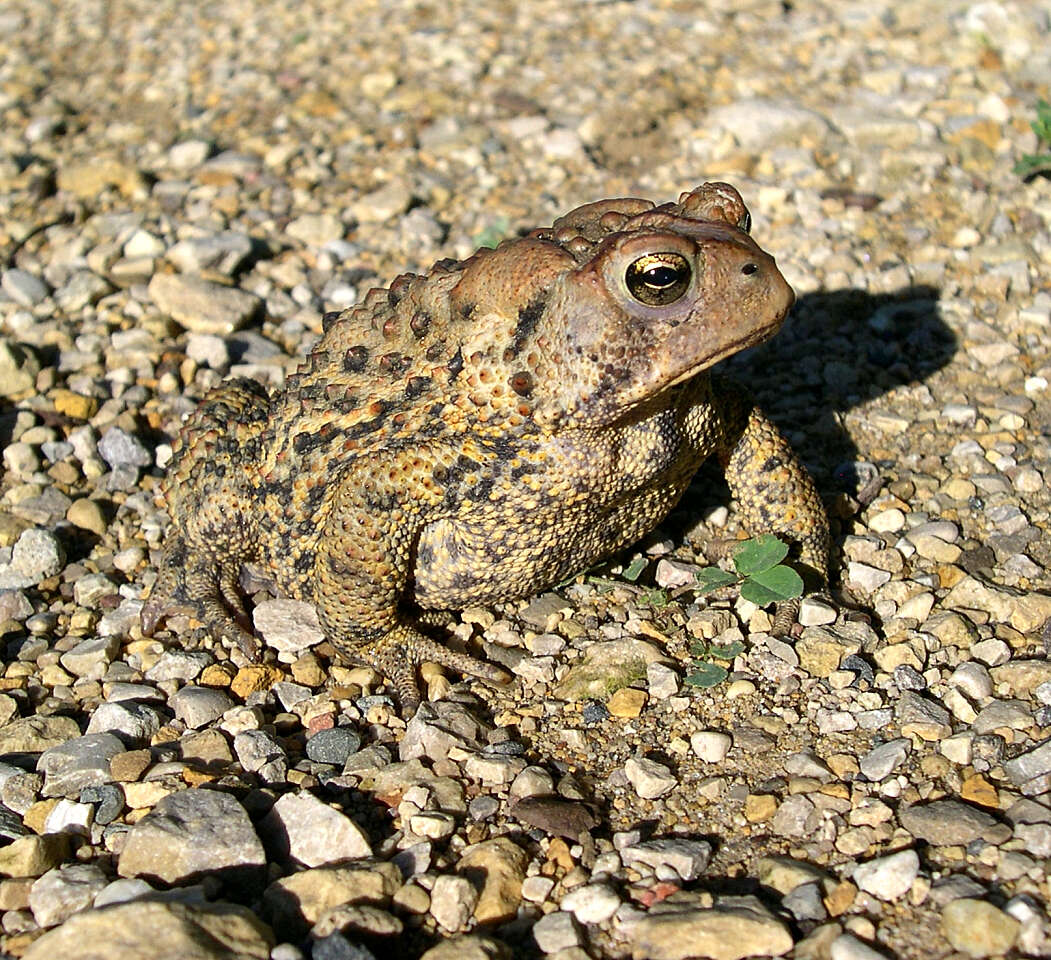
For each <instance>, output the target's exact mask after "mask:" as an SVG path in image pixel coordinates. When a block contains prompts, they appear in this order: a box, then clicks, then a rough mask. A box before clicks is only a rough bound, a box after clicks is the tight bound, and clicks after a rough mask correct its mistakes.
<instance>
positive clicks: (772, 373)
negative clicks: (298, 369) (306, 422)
mask: <svg viewBox="0 0 1051 960" xmlns="http://www.w3.org/2000/svg"><path fill="white" fill-rule="evenodd" d="M1049 20H1051V11H1049V9H1048V8H1047V6H1046V4H1039V3H1027V2H1022V0H1017V2H995V0H993V2H978V3H968V2H963V3H959V2H954V0H950V2H943V0H919V2H916V3H913V4H908V5H902V4H891V3H886V2H881V0H870V2H866V3H828V4H820V3H810V2H802V3H798V4H781V3H768V2H764V0H755V2H730V0H719V2H715V3H709V4H704V5H700V4H694V3H688V2H660V0H652V2H638V3H627V2H609V3H598V2H594V3H590V2H572V3H565V2H548V0H536V2H531V3H524V4H511V3H506V4H502V3H499V4H483V5H469V4H433V5H432V4H426V3H420V4H411V3H402V2H396V3H395V2H382V3H380V2H370V0H355V2H354V3H347V4H336V3H331V2H328V0H312V2H311V0H308V2H305V3H295V4H270V3H251V2H246V0H229V2H226V3H223V4H212V3H201V4H180V3H175V2H170V0H168V2H161V3H144V2H141V0H113V2H102V0H98V2H89V0H70V2H67V3H62V4H58V5H56V4H50V3H44V2H42V0H24V2H20V3H12V4H6V5H0V109H2V111H3V124H2V125H0V258H2V259H0V445H2V447H3V485H2V491H0V645H2V646H0V651H2V653H3V668H2V675H0V836H2V838H3V840H2V843H3V846H0V950H3V951H4V954H3V955H4V956H15V957H27V958H30V960H33V958H45V957H46V958H54V957H66V958H87V957H99V956H105V957H107V958H116V960H120V958H124V957H128V958H132V957H180V958H193V960H196V958H225V957H248V958H272V960H300V958H313V960H343V958H347V960H367V958H369V957H375V958H382V957H387V956H397V957H418V956H426V957H427V958H428V960H447V958H450V957H454V958H456V960H475V958H478V960H481V958H504V957H512V956H513V957H524V958H532V957H540V956H551V957H558V958H559V960H585V958H589V957H591V958H618V960H619V958H629V957H632V958H637V960H647V958H653V960H676V958H687V957H705V958H715V960H735V958H741V957H748V956H786V957H795V958H799V960H804V958H805V960H869V958H879V957H883V958H890V957H902V958H907V957H923V958H949V957H959V958H963V957H999V956H1008V957H1039V956H1047V955H1049V954H1051V929H1049V924H1048V914H1047V904H1048V900H1049V894H1051V891H1049V889H1048V858H1049V857H1051V797H1049V791H1051V739H1049V737H1051V662H1049V661H1048V659H1047V653H1048V647H1049V645H1051V630H1049V627H1048V624H1049V622H1051V590H1049V587H1051V584H1049V577H1048V566H1049V565H1051V539H1049V536H1048V523H1049V513H1048V510H1049V502H1051V497H1049V491H1048V481H1049V479H1051V477H1049V470H1051V462H1049V451H1051V417H1049V414H1051V401H1049V398H1048V378H1049V377H1051V356H1049V354H1051V337H1049V326H1051V232H1049V225H1051V188H1049V182H1048V181H1047V180H1046V179H1039V178H1038V179H1035V180H1033V181H1031V182H1028V183H1026V182H1023V181H1022V180H1020V179H1019V177H1017V176H1016V175H1015V174H1013V173H1012V166H1013V164H1014V163H1015V162H1016V161H1017V160H1018V159H1019V158H1020V156H1021V154H1022V153H1025V152H1033V150H1034V148H1035V141H1034V137H1033V135H1032V133H1031V132H1029V127H1028V122H1029V120H1030V119H1032V118H1033V116H1034V108H1035V104H1036V101H1037V100H1038V99H1039V98H1041V97H1044V98H1048V96H1049V90H1048V78H1049V77H1051V45H1048V43H1047V37H1048V31H1049V27H1051V23H1049ZM711 179H723V180H727V181H730V182H732V183H733V184H734V185H735V186H737V187H738V188H739V189H740V191H741V193H742V195H743V196H744V197H745V200H746V202H747V203H748V204H749V206H750V208H751V210H752V214H753V218H754V221H755V226H754V228H753V234H754V235H755V236H756V238H757V240H758V241H759V243H760V244H761V245H762V246H763V247H764V248H765V249H767V250H769V251H771V252H772V253H773V254H775V256H776V257H777V259H778V262H779V264H780V265H781V268H782V270H783V272H784V273H785V275H786V277H787V278H788V280H789V282H791V283H792V285H793V286H794V287H795V289H796V291H797V293H798V295H799V302H798V304H797V306H796V308H795V310H794V312H793V314H792V316H791V317H790V319H789V322H788V323H787V324H786V327H785V330H784V331H783V332H782V334H780V335H779V336H778V337H777V338H776V339H775V340H774V341H772V342H771V343H769V344H766V345H764V346H763V347H762V348H759V349H757V350H754V351H752V352H750V353H749V354H747V355H746V356H743V357H738V358H735V359H734V360H733V361H731V362H730V363H729V364H728V365H727V366H728V367H729V368H730V369H731V370H732V372H733V373H734V375H735V376H737V377H738V378H739V379H741V380H742V381H744V382H746V383H747V384H748V385H749V386H750V387H751V388H752V389H753V390H754V391H755V392H756V393H757V395H758V396H759V398H760V401H761V403H762V405H763V407H764V408H765V409H766V410H767V412H768V413H769V414H770V415H771V416H772V417H773V419H774V420H776V421H777V422H778V423H779V424H780V425H781V426H782V427H783V428H784V430H785V431H786V433H787V434H788V436H789V437H790V439H791V440H792V443H793V445H794V446H795V448H796V449H797V450H798V451H799V452H800V454H801V456H802V457H803V458H804V460H805V461H806V462H807V463H808V465H809V466H810V467H811V469H812V472H813V474H814V476H815V479H816V480H817V482H818V485H819V487H820V488H821V491H822V493H823V495H824V496H825V497H826V501H827V503H828V506H829V512H830V515H831V517H832V520H833V529H834V536H835V550H836V554H835V558H834V564H833V567H834V570H835V571H836V575H837V581H836V584H835V586H836V589H837V591H838V592H839V594H840V596H839V599H840V600H841V605H840V608H839V610H838V614H837V611H836V610H833V609H830V608H828V607H827V606H824V605H822V604H820V603H815V602H808V603H805V604H804V607H803V611H802V615H801V620H802V627H801V629H800V630H799V631H798V636H795V637H793V638H789V640H788V641H785V640H778V639H775V638H774V637H772V636H771V635H770V633H769V628H770V618H769V615H768V613H767V612H766V611H763V610H759V609H756V608H755V607H754V606H752V605H751V604H749V603H747V602H745V601H743V600H738V601H730V600H727V601H712V602H708V601H706V600H704V599H703V598H699V597H698V596H696V594H695V592H694V591H693V590H692V589H691V587H690V584H691V583H692V582H693V575H694V571H695V570H696V569H697V566H698V565H699V564H701V563H702V562H703V561H702V560H701V556H702V554H701V551H700V547H701V544H702V543H703V542H704V540H705V539H706V538H708V537H709V536H711V535H713V534H714V535H723V534H725V533H726V531H727V530H730V531H732V530H733V529H734V527H733V514H732V512H729V513H728V511H727V509H726V502H725V490H724V489H723V488H722V487H721V485H720V481H719V480H718V478H717V477H716V476H715V475H714V474H711V475H709V473H708V472H707V471H702V474H701V476H700V477H699V478H698V482H697V483H696V484H695V485H694V487H693V488H691V490H690V492H689V494H688V496H687V497H686V499H685V500H684V502H683V504H682V505H681V507H680V508H679V509H678V510H677V511H676V513H675V514H674V515H673V516H672V517H670V518H669V519H668V521H667V522H666V524H665V525H664V527H663V528H662V529H661V530H659V531H657V532H656V533H655V534H654V535H652V536H651V537H650V538H649V539H648V540H647V541H646V542H645V543H643V544H640V545H639V546H638V548H637V549H636V550H635V551H633V552H629V554H628V555H626V556H625V557H623V558H620V560H619V561H618V563H615V564H611V565H607V566H606V567H604V568H602V569H600V570H597V571H593V572H592V573H591V574H590V575H588V576H585V577H581V578H578V579H577V581H575V582H573V583H571V584H568V585H566V586H564V587H563V588H561V589H559V590H557V591H552V592H550V593H547V594H544V595H542V596H539V597H536V598H533V599H531V600H530V601H528V602H525V603H521V604H514V605H507V606H505V607H502V608H496V609H471V610H467V611H464V612H462V614H460V615H458V616H457V618H456V619H455V620H454V621H453V622H452V623H450V625H449V633H450V635H451V636H452V637H453V638H455V640H454V641H452V642H462V643H470V644H477V645H481V646H482V648H484V650H485V652H486V653H487V654H488V656H490V657H491V658H492V659H494V660H497V661H499V662H501V663H502V664H504V665H505V666H506V667H507V668H508V669H510V670H511V671H512V672H513V673H514V674H515V677H516V680H515V683H514V684H513V685H512V686H511V687H510V688H509V689H506V690H498V691H496V690H491V689H487V688H485V687H484V685H480V684H475V683H460V682H458V681H459V679H460V678H458V677H449V678H445V677H442V676H441V675H439V674H430V675H428V676H427V677H426V681H427V687H428V692H429V694H430V696H431V698H432V701H433V702H431V703H428V704H425V705H424V707H423V708H422V709H421V710H420V712H419V713H418V714H417V716H416V717H415V718H414V719H413V720H412V721H411V722H409V723H408V724H406V723H405V722H404V721H403V720H401V719H400V718H399V717H398V715H397V712H396V710H395V709H394V706H393V701H392V700H391V698H390V697H389V696H388V694H387V691H386V690H385V688H384V687H383V685H382V678H380V677H377V676H376V675H374V674H373V673H372V672H371V671H369V670H366V669H349V668H347V667H344V666H340V665H339V664H338V663H335V662H334V660H333V651H332V650H331V648H330V647H329V646H328V644H327V643H326V641H325V640H324V638H323V637H322V636H321V635H320V633H319V631H318V630H317V627H316V621H314V622H312V619H311V611H310V610H309V609H304V607H303V605H301V604H296V603H292V602H288V601H284V600H281V599H280V598H272V597H270V596H269V594H268V593H267V591H266V587H265V584H261V583H251V582H250V583H249V585H250V586H252V587H253V589H256V590H259V591H260V592H258V593H257V600H258V603H257V606H256V609H255V616H256V625H257V629H258V630H259V631H260V633H261V634H263V635H264V636H265V638H266V640H267V643H268V654H267V659H266V662H264V663H261V664H255V665H251V664H246V663H244V662H243V661H242V659H241V658H240V655H239V654H238V653H237V652H236V651H232V650H227V649H224V648H223V647H222V646H221V645H219V644H217V643H216V642H215V641H213V640H212V639H210V638H208V637H202V636H201V635H200V632H199V631H197V630H196V629H195V627H196V626H197V624H196V623H195V621H194V620H193V619H192V618H191V617H189V616H185V617H179V618H174V619H173V620H172V621H170V623H169V627H170V629H169V630H167V631H164V632H162V633H160V634H158V636H156V637H154V638H144V637H143V636H142V633H141V630H140V628H139V624H138V616H139V610H140V609H141V606H142V601H143V597H144V595H145V594H146V592H147V590H148V588H149V586H150V585H151V584H152V582H153V580H154V578H155V576H156V573H155V565H154V564H155V560H156V559H157V556H158V550H159V547H160V545H161V543H162V541H163V534H164V529H165V526H166V518H165V516H164V515H163V513H162V512H161V511H160V510H159V509H158V508H157V506H156V505H155V504H154V499H153V495H154V491H155V489H156V487H157V485H158V483H159V481H160V478H161V477H162V476H163V472H164V467H165V465H166V463H167V461H168V459H169V457H170V455H171V446H170V443H171V438H172V437H173V435H174V433H175V432H176V431H177V429H178V425H179V422H180V419H181V417H182V416H183V415H185V414H186V413H187V412H188V411H190V410H191V409H193V407H194V406H195V404H196V403H197V401H198V400H199V399H200V397H201V396H202V395H203V394H204V393H205V392H206V391H207V390H208V389H210V388H211V387H212V386H214V385H215V384H217V383H218V382H220V381H221V380H222V379H223V378H224V377H226V376H228V375H239V376H250V377H255V378H257V379H259V380H261V381H263V382H264V383H267V384H270V385H280V384H281V382H282V381H283V379H284V377H285V376H286V375H287V374H288V373H289V372H291V371H293V370H294V369H295V366H296V357H297V356H298V355H300V354H301V353H302V352H303V351H304V350H305V349H306V348H307V347H308V346H309V345H310V344H311V343H312V342H313V340H314V339H315V338H316V337H317V336H318V335H319V333H320V330H321V317H322V314H323V313H324V312H326V311H329V310H337V309H341V308H343V307H345V306H348V305H350V304H352V303H354V302H356V300H357V299H358V298H359V297H361V296H363V295H364V294H365V293H366V292H367V290H368V289H369V288H370V287H372V286H376V285H385V284H387V283H389V282H390V280H391V279H392V278H393V277H394V276H395V275H396V274H398V273H401V272H403V271H405V270H413V269H425V268H426V267H428V266H429V265H430V264H431V263H432V262H433V261H434V260H436V259H438V258H440V257H445V256H452V257H464V256H467V255H469V254H470V253H471V251H472V250H473V249H475V247H477V246H478V245H479V244H491V243H495V242H497V241H498V240H499V239H501V238H503V237H507V236H514V235H516V234H517V233H518V232H519V231H522V230H524V229H527V228H529V227H531V226H534V225H538V224H545V223H550V221H551V219H552V218H553V217H554V216H557V215H558V214H559V213H562V212H564V211H566V210H568V209H570V208H571V207H573V206H575V205H577V204H579V203H583V202H587V201H589V200H594V199H599V198H603V197H611V196H621V195H635V196H645V197H650V198H651V199H655V200H665V199H673V198H675V197H677V196H678V194H679V193H680V192H681V191H682V190H685V189H689V188H691V187H693V186H695V185H697V184H698V183H700V182H703V181H704V180H711ZM635 561H638V562H635ZM625 570H628V571H629V572H630V573H631V575H632V576H636V579H634V580H632V579H628V578H625V576H623V573H624V571H625ZM249 581H251V577H249ZM698 642H703V643H705V644H708V645H713V644H714V645H715V648H716V652H717V653H718V652H719V651H724V652H725V651H726V650H727V649H728V648H736V647H737V646H738V645H739V646H740V649H741V652H740V653H738V654H737V655H736V656H734V657H733V659H732V660H726V661H722V665H723V666H724V667H725V668H726V669H727V670H728V671H729V673H728V676H727V678H726V679H725V681H724V682H722V683H720V684H719V685H717V686H714V687H711V688H698V687H693V686H691V685H689V684H687V683H686V682H685V679H686V677H687V676H688V675H689V674H690V673H691V672H692V670H693V665H692V663H691V659H692V658H691V648H695V646H696V644H697V643H698ZM454 681H457V682H455V683H454Z"/></svg>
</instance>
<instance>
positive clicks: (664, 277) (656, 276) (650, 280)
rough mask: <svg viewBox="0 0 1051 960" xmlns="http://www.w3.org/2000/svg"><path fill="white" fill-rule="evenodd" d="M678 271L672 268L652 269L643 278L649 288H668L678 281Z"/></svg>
mask: <svg viewBox="0 0 1051 960" xmlns="http://www.w3.org/2000/svg"><path fill="white" fill-rule="evenodd" d="M679 275H680V271H678V270H676V269H675V268H674V267H652V268H651V269H649V270H647V271H646V275H645V277H644V278H643V279H644V281H645V283H647V284H648V285H649V286H651V287H670V286H671V285H672V284H673V283H675V282H676V281H677V280H678V279H679Z"/></svg>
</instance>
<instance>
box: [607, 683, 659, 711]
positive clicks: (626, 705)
mask: <svg viewBox="0 0 1051 960" xmlns="http://www.w3.org/2000/svg"><path fill="white" fill-rule="evenodd" d="M648 699H649V696H648V694H647V693H646V691H645V690H636V689H635V688H634V687H621V688H620V689H619V690H618V691H617V692H616V693H614V694H613V696H611V697H610V698H609V700H607V701H606V709H607V710H609V712H610V713H611V714H612V715H613V716H614V717H623V718H625V719H630V718H632V717H637V716H638V715H639V714H640V713H642V708H643V707H645V706H646V701H647V700H648Z"/></svg>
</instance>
